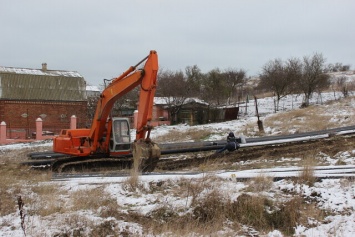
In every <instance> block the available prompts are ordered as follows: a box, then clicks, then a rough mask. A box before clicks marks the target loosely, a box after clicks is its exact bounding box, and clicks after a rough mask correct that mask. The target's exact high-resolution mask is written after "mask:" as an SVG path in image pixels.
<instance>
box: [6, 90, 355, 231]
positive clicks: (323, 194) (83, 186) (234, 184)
mask: <svg viewBox="0 0 355 237" xmlns="http://www.w3.org/2000/svg"><path fill="white" fill-rule="evenodd" d="M340 97H341V94H337V93H335V94H334V93H327V94H323V95H322V97H314V98H313V101H312V103H317V102H318V104H320V100H322V103H324V102H326V101H328V100H334V99H338V98H340ZM301 102H302V98H301V97H296V96H289V97H287V98H285V99H283V100H282V101H281V103H280V106H281V108H282V110H283V111H287V110H292V109H296V108H298V107H299V105H300V104H301ZM258 105H259V112H260V113H261V114H262V115H263V118H264V117H266V116H269V115H270V114H272V113H273V110H274V108H273V100H272V98H266V99H259V100H258ZM252 108H254V101H251V102H250V103H249V108H248V110H247V114H245V115H243V116H242V117H241V119H240V120H235V121H229V122H224V123H218V124H207V125H200V126H197V127H198V128H203V129H206V130H207V129H208V130H209V131H211V134H212V135H211V136H210V137H209V138H208V139H209V140H221V139H224V138H225V136H226V133H227V132H228V131H230V130H231V128H233V130H234V131H235V132H237V133H238V131H240V130H242V128H243V127H244V126H246V125H247V123H249V122H251V121H252V122H255V121H256V118H255V112H254V109H252ZM329 109H331V110H332V112H333V113H335V114H336V113H338V111H342V109H343V108H342V107H339V106H334V107H332V108H329ZM351 111H353V112H352V113H355V99H354V98H352V99H351V100H350V112H347V114H349V113H351ZM339 126H342V124H339ZM186 129H190V126H188V125H186V124H180V125H176V126H161V127H158V128H156V129H154V131H153V132H152V137H153V139H154V138H155V137H159V136H162V135H164V134H167V133H169V132H170V131H171V130H175V131H181V132H183V131H185V130H186ZM266 129H268V128H266ZM132 134H134V132H133V133H132ZM184 141H190V140H189V138H186V139H185V140H184ZM50 145H51V142H50V141H48V142H37V143H31V144H13V145H6V146H0V153H1V154H5V153H8V152H11V151H12V150H16V149H22V148H25V147H32V148H33V147H34V146H50ZM324 157H325V158H327V159H329V160H332V161H333V163H334V162H335V161H336V160H337V159H339V157H342V161H343V162H345V164H344V165H345V166H349V167H350V166H354V157H355V147H354V150H350V151H341V153H340V154H337V156H336V157H331V156H327V155H326V154H324ZM344 157H345V158H344ZM280 158H282V159H284V160H290V161H292V160H299V159H300V157H280ZM0 161H1V160H0ZM252 162H253V161H250V162H249V165H250V163H252ZM0 165H1V162H0ZM240 165H243V164H242V163H241V164H240ZM276 168H277V167H275V169H276ZM283 169H284V168H283ZM254 171H255V170H250V171H248V170H247V171H243V173H244V174H247V173H248V172H250V173H253V172H254ZM265 172H266V173H267V171H265ZM240 175H242V173H241V172H238V171H237V170H236V171H235V172H231V171H228V172H225V171H223V170H219V171H211V172H202V173H197V174H196V173H190V174H186V173H182V174H176V173H175V174H172V175H167V174H166V175H160V174H151V175H143V176H140V177H139V183H140V184H141V186H140V188H136V189H133V190H131V189H129V188H127V179H128V178H127V177H87V178H77V179H63V180H51V181H43V182H39V183H36V184H32V183H28V184H24V185H23V187H21V190H22V192H23V198H24V200H26V199H30V198H31V199H33V198H34V196H36V194H34V193H31V192H30V190H32V188H33V185H35V186H41V185H42V186H48V185H49V186H54V187H56V188H57V189H58V190H56V192H58V193H59V194H60V196H59V197H57V198H58V199H56V200H57V201H56V202H60V203H64V204H65V205H69V204H68V202H70V196H71V195H72V194H73V195H74V193H76V192H77V191H79V190H84V191H88V190H95V189H100V190H102V192H103V193H104V195H108V196H109V197H110V198H111V199H112V200H115V201H116V202H117V204H118V205H119V206H120V207H121V208H122V212H126V213H129V212H131V211H134V212H137V213H140V214H142V215H148V214H150V213H152V212H153V211H154V210H156V209H157V208H160V207H166V206H168V207H172V208H173V209H174V210H179V211H177V212H179V214H183V213H187V212H189V211H191V209H190V208H191V206H190V204H191V202H192V199H191V196H189V195H188V194H181V195H176V193H175V192H174V189H173V187H175V186H177V185H179V183H181V181H182V180H190V182H201V183H202V182H208V183H209V184H210V185H209V186H208V188H206V189H205V190H201V192H200V194H199V195H198V198H202V197H203V196H204V195H208V194H210V189H213V190H218V192H220V193H223V195H224V196H225V197H227V198H229V199H230V200H232V201H234V200H236V199H237V198H238V197H239V196H240V195H241V194H242V193H248V194H251V195H264V196H266V197H268V198H270V199H275V200H276V199H277V200H279V199H281V200H282V199H285V200H287V199H288V198H290V193H292V194H293V195H299V196H301V197H303V198H304V199H305V200H308V201H309V202H314V203H316V205H317V207H318V208H319V209H320V210H324V211H325V212H326V213H329V214H328V215H327V216H325V217H324V218H323V219H322V220H321V221H319V220H316V219H314V218H311V217H309V218H308V220H307V223H306V224H305V223H300V224H298V225H297V226H296V227H295V236H319V237H320V236H345V237H351V236H355V182H354V180H353V179H325V180H322V181H320V182H316V183H315V185H314V186H308V185H306V184H300V183H296V182H293V181H291V180H281V181H276V182H273V183H272V186H271V188H270V189H269V190H264V191H262V192H256V193H255V192H250V191H248V190H249V188H250V185H252V184H251V183H248V182H238V181H237V180H236V177H238V176H240ZM266 175H267V174H266ZM161 183H163V187H164V188H165V190H163V189H157V190H156V191H152V186H154V185H156V184H161ZM154 187H155V186H154ZM169 190H171V192H169ZM315 194H316V195H315ZM39 200H41V199H40V198H39ZM58 200H59V201H58ZM0 202H1V200H0ZM64 204H63V205H64ZM15 205H16V202H15V200H14V206H15ZM36 205H39V204H38V203H37V204H36V203H35V202H31V204H28V205H26V201H25V206H24V210H25V212H27V216H26V218H25V223H26V234H27V236H63V235H59V234H58V233H70V235H68V236H73V232H72V230H74V229H80V231H81V232H80V233H81V235H82V236H87V235H89V233H90V228H91V227H89V226H93V225H99V224H102V223H105V222H107V221H110V223H114V224H113V225H112V226H111V228H113V229H114V231H115V232H116V233H123V232H124V233H129V235H130V236H156V235H152V234H151V233H147V232H145V230H144V229H143V227H142V226H141V225H139V224H137V223H135V222H133V221H131V222H127V221H123V220H119V219H117V218H114V217H102V216H100V215H98V213H100V211H102V210H101V209H100V208H98V209H96V210H84V209H81V210H76V211H73V212H64V213H62V212H58V213H51V214H49V215H45V216H43V215H39V214H36V213H34V212H31V210H34V209H35V206H36ZM242 228H245V229H248V228H249V227H248V226H242ZM252 233H258V232H257V231H255V230H251V231H250V228H249V232H248V231H245V232H238V234H236V232H235V231H234V230H233V229H231V228H229V226H228V225H227V226H225V228H223V229H222V230H216V232H215V233H212V234H211V236H251V234H252ZM56 234H57V235H56ZM0 236H24V232H23V230H22V229H21V219H20V218H19V213H18V211H16V212H13V213H11V214H8V215H5V216H1V217H0ZM122 236H123V235H122ZM160 236H175V235H174V233H170V234H169V233H168V234H166V235H164V234H163V235H160ZM190 236H200V235H198V234H194V233H191V235H190ZM259 236H269V237H271V236H274V237H280V236H283V234H282V233H281V232H280V231H279V230H276V229H275V230H273V231H270V232H268V233H259Z"/></svg>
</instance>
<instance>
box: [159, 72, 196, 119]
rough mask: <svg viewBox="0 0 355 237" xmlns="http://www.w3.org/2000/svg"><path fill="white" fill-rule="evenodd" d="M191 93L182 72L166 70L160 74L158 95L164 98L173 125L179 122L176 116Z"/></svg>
mask: <svg viewBox="0 0 355 237" xmlns="http://www.w3.org/2000/svg"><path fill="white" fill-rule="evenodd" d="M189 91H190V90H189V89H188V84H187V83H186V79H185V77H184V74H183V73H182V71H177V72H173V71H170V70H166V71H160V72H159V74H158V87H157V93H156V94H157V96H160V97H163V98H164V100H165V102H166V106H167V109H168V111H169V117H170V119H171V120H172V123H175V122H176V121H177V117H176V116H177V114H178V112H179V111H180V110H181V108H182V106H183V104H184V103H185V100H186V99H187V96H188V94H189Z"/></svg>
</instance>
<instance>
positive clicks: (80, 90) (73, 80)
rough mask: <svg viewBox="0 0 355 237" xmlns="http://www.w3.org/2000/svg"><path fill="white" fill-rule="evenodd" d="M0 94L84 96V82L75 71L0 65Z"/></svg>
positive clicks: (80, 98)
mask: <svg viewBox="0 0 355 237" xmlns="http://www.w3.org/2000/svg"><path fill="white" fill-rule="evenodd" d="M0 98H1V99H11V100H50V101H83V100H86V82H85V80H84V78H83V77H82V76H81V75H80V74H79V73H77V72H70V71H58V70H56V71H54V70H50V71H49V70H46V71H42V70H39V69H25V68H24V69H22V68H9V67H0Z"/></svg>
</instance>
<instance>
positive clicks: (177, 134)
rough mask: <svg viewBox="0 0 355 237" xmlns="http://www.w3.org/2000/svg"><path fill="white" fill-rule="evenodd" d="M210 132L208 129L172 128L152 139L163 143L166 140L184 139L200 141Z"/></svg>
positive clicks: (176, 140)
mask: <svg viewBox="0 0 355 237" xmlns="http://www.w3.org/2000/svg"><path fill="white" fill-rule="evenodd" d="M210 134H211V133H210V132H209V131H208V130H204V129H198V128H190V129H188V130H187V131H183V132H182V131H177V130H172V131H170V132H169V133H168V134H165V135H162V136H159V137H157V138H155V139H154V142H156V143H163V142H166V141H170V142H179V141H184V140H191V141H201V140H204V139H206V138H207V137H208V136H209V135H210Z"/></svg>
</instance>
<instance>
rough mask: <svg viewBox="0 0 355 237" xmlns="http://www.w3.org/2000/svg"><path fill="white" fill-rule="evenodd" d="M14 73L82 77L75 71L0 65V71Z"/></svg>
mask: <svg viewBox="0 0 355 237" xmlns="http://www.w3.org/2000/svg"><path fill="white" fill-rule="evenodd" d="M2 72H3V73H15V74H26V75H39V76H64V77H83V76H82V75H80V73H78V72H76V71H63V70H42V69H30V68H15V67H3V66H0V73H2Z"/></svg>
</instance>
